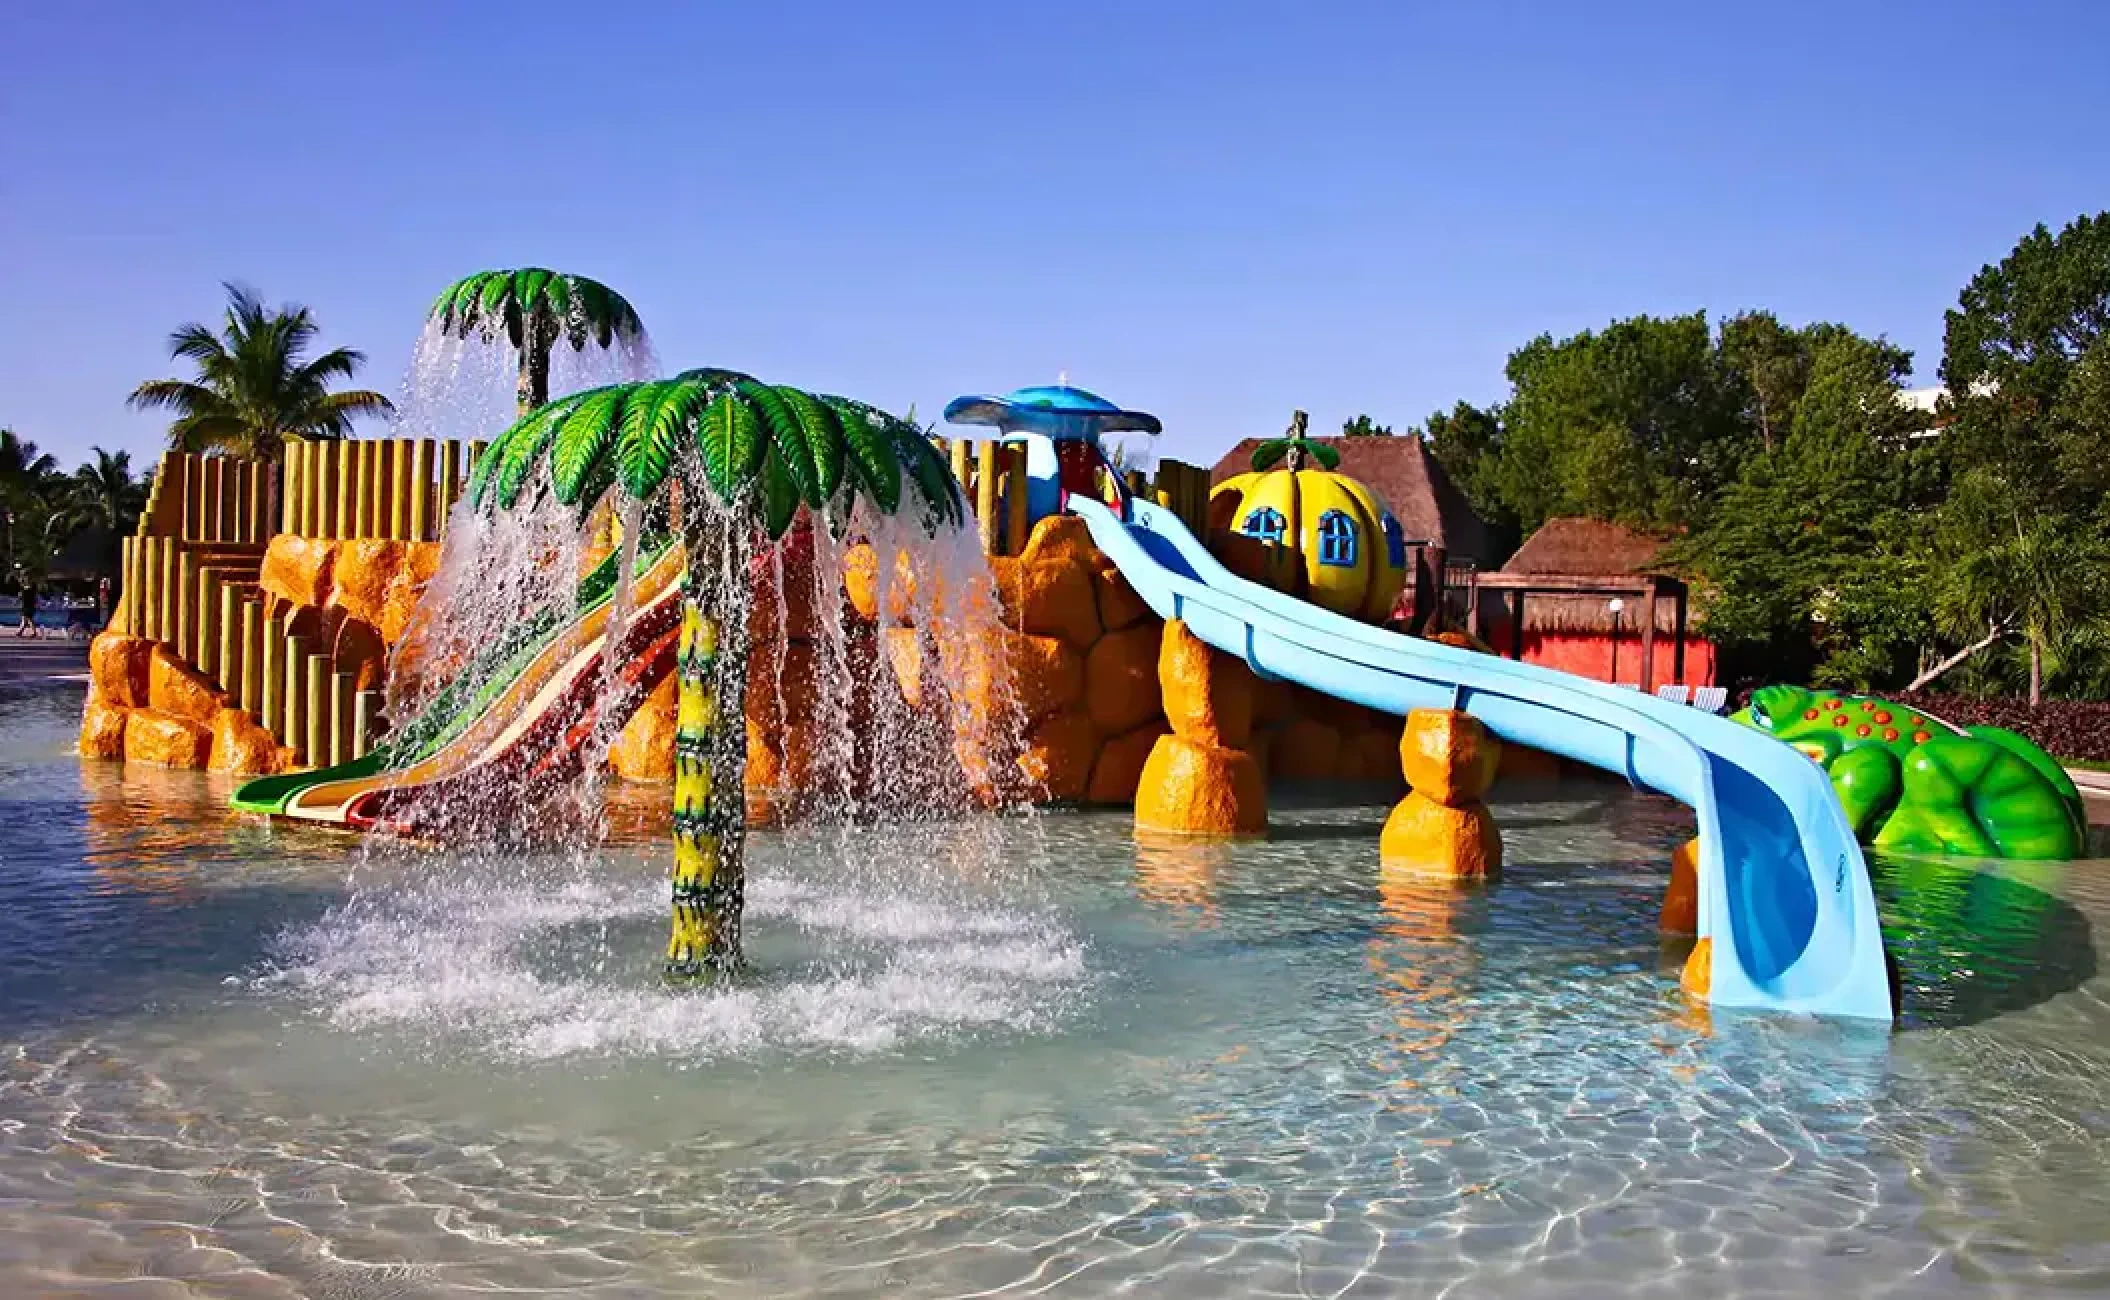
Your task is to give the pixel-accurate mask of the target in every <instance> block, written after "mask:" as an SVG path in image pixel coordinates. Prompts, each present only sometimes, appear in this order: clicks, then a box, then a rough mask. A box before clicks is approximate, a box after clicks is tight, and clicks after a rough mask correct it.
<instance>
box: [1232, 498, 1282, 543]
mask: <svg viewBox="0 0 2110 1300" xmlns="http://www.w3.org/2000/svg"><path fill="white" fill-rule="evenodd" d="M1288 527H1289V523H1288V521H1287V520H1285V519H1283V517H1282V512H1281V511H1280V510H1275V509H1272V508H1270V507H1268V506H1262V507H1260V509H1258V510H1255V511H1254V512H1253V513H1251V514H1249V515H1247V516H1246V517H1245V522H1244V523H1243V524H1240V525H1239V526H1238V531H1239V532H1241V533H1244V534H1245V535H1246V536H1248V537H1257V538H1259V539H1260V540H1261V541H1263V542H1279V541H1281V540H1282V534H1283V532H1284V531H1285V530H1286V529H1287V528H1288Z"/></svg>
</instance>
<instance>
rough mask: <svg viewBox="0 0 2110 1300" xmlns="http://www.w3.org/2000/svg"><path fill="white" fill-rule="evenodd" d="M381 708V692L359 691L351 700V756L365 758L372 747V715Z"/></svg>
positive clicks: (371, 750)
mask: <svg viewBox="0 0 2110 1300" xmlns="http://www.w3.org/2000/svg"><path fill="white" fill-rule="evenodd" d="M380 710H381V692H379V691H361V692H359V695H358V698H356V699H355V700H353V701H352V757H353V758H365V757H366V756H367V755H368V754H369V753H371V752H373V748H374V717H375V715H376V714H378V713H379V712H380Z"/></svg>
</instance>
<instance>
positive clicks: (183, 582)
mask: <svg viewBox="0 0 2110 1300" xmlns="http://www.w3.org/2000/svg"><path fill="white" fill-rule="evenodd" d="M197 589H198V562H197V558H196V557H195V556H193V555H192V554H191V553H190V552H189V551H184V552H183V553H181V554H180V555H178V556H177V557H176V593H175V595H176V635H175V636H174V637H173V638H171V644H173V645H174V646H175V647H176V653H177V654H179V655H181V656H183V657H184V658H185V659H191V658H193V657H194V656H193V654H192V651H193V649H194V648H195V647H194V646H193V645H192V643H191V633H192V629H193V628H194V627H195V626H196V624H197V621H198V618H197V614H196V613H195V611H193V610H192V608H191V594H192V593H193V592H195V591H196V590H197Z"/></svg>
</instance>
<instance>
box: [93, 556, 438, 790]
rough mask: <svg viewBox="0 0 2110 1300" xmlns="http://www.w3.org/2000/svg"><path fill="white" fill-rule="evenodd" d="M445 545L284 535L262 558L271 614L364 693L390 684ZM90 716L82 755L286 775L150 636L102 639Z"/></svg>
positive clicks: (253, 735) (272, 743)
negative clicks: (400, 646)
mask: <svg viewBox="0 0 2110 1300" xmlns="http://www.w3.org/2000/svg"><path fill="white" fill-rule="evenodd" d="M439 555H440V547H439V544H438V543H437V542H390V541H379V540H358V541H335V540H325V539H318V538H310V537H297V536H294V535H292V534H290V533H280V534H278V535H277V536H275V537H273V538H272V539H271V541H270V543H269V545H268V546H267V547H266V548H265V551H264V560H263V570H262V574H261V577H260V581H259V585H260V586H261V588H262V589H263V592H264V601H265V611H266V613H267V614H268V613H272V612H277V611H281V610H282V611H284V613H285V615H286V617H287V619H288V621H289V623H290V624H291V625H292V626H293V627H295V628H297V629H298V630H299V631H300V632H301V633H302V634H303V635H305V636H307V637H308V638H310V640H311V642H312V643H313V644H317V645H321V646H323V647H325V648H327V649H328V650H329V651H330V653H331V656H332V658H333V659H335V660H336V662H337V665H338V667H339V668H340V669H343V670H345V671H349V672H351V673H353V674H354V677H355V682H356V685H357V687H358V689H360V690H370V689H373V688H376V687H379V686H380V685H381V684H382V675H383V673H384V672H385V671H386V667H387V661H388V650H389V648H390V647H391V646H393V645H394V644H395V643H396V642H397V641H398V640H400V639H401V638H402V636H403V634H404V633H405V632H406V631H407V630H408V629H409V627H410V620H411V615H412V614H413V613H414V612H415V610H416V608H417V602H418V597H419V596H420V595H421V594H422V593H423V591H424V589H425V584H426V583H428V582H430V581H431V579H432V575H433V573H434V572H435V571H436V570H437V568H438V566H439ZM88 667H89V686H88V701H87V704H86V706H85V707H84V708H83V710H82V713H81V739H80V752H81V755H82V756H83V757H85V758H103V759H124V760H126V761H128V762H137V763H158V764H161V765H164V766H168V767H187V768H210V769H211V770H212V771H215V772H230V773H235V774H238V775H244V776H250V775H260V774H265V773H271V772H279V771H284V770H286V768H287V766H288V764H289V763H290V762H291V760H292V754H291V752H290V751H288V750H286V749H284V748H283V747H282V746H280V745H279V744H278V743H277V742H276V740H274V739H273V738H272V736H271V735H270V733H269V732H267V731H265V730H264V728H263V727H261V726H259V725H258V724H257V722H256V720H255V719H254V718H253V717H251V716H250V715H249V714H247V713H245V712H243V711H241V710H240V709H236V708H231V707H229V706H228V700H227V697H226V694H225V693H224V692H222V691H220V690H219V689H218V688H217V687H215V686H214V685H213V684H212V682H211V681H209V680H208V679H207V678H205V677H204V676H203V675H202V674H200V673H198V672H197V671H196V670H195V669H193V668H192V667H191V666H190V665H189V664H188V663H186V662H184V661H183V660H182V659H180V658H178V657H177V656H176V654H175V653H174V652H173V651H171V650H170V649H169V648H168V647H167V646H166V645H163V644H161V643H159V642H155V641H149V640H147V639H146V638H144V637H131V636H120V635H118V634H116V633H114V632H104V633H102V634H101V635H99V636H97V637H96V638H95V641H94V643H93V644H92V645H91V646H90V647H89V651H88Z"/></svg>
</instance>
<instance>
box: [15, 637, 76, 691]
mask: <svg viewBox="0 0 2110 1300" xmlns="http://www.w3.org/2000/svg"><path fill="white" fill-rule="evenodd" d="M87 674H88V643H87V641H85V640H82V641H67V640H63V639H59V638H53V637H22V636H16V635H15V633H14V629H12V628H0V682H36V681H50V680H53V679H60V680H65V679H69V678H82V679H85V678H86V677H87Z"/></svg>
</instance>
